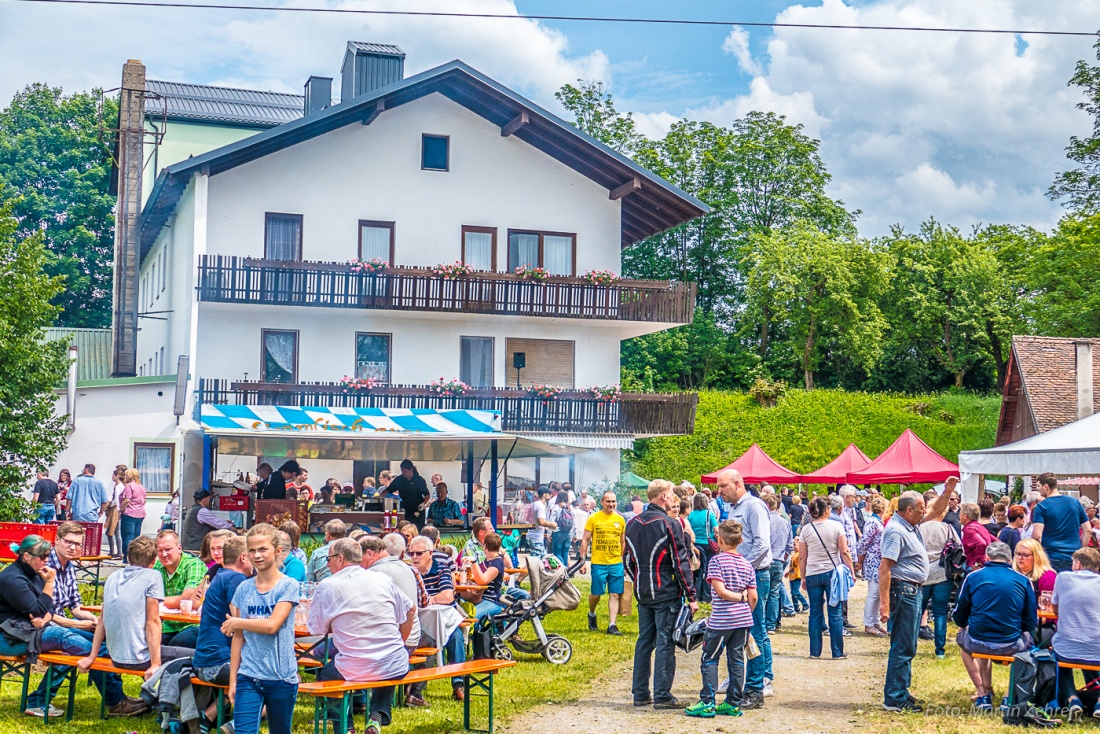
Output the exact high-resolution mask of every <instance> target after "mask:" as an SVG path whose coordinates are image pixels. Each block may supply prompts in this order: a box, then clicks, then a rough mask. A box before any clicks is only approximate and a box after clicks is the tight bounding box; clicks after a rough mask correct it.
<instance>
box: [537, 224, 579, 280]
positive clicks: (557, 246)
mask: <svg viewBox="0 0 1100 734" xmlns="http://www.w3.org/2000/svg"><path fill="white" fill-rule="evenodd" d="M542 256H543V265H542V266H543V267H544V268H546V270H547V271H549V273H550V274H551V275H572V274H573V238H572V237H562V236H560V235H551V234H548V235H546V236H545V237H543V240H542Z"/></svg>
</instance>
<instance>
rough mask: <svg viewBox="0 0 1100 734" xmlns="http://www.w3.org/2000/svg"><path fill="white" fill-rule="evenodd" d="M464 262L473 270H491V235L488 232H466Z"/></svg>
mask: <svg viewBox="0 0 1100 734" xmlns="http://www.w3.org/2000/svg"><path fill="white" fill-rule="evenodd" d="M465 262H466V264H467V265H469V266H470V267H471V268H473V269H474V270H492V269H493V235H491V234H490V233H488V232H467V233H466V260H465Z"/></svg>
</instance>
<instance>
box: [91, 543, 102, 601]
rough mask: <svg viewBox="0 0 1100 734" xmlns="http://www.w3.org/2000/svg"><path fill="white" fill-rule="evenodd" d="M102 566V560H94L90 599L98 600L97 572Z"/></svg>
mask: <svg viewBox="0 0 1100 734" xmlns="http://www.w3.org/2000/svg"><path fill="white" fill-rule="evenodd" d="M100 552H102V551H100ZM102 567H103V561H96V562H95V586H94V587H93V588H92V599H93V600H94V601H99V572H100V569H101V568H102Z"/></svg>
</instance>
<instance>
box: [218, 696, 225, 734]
mask: <svg viewBox="0 0 1100 734" xmlns="http://www.w3.org/2000/svg"><path fill="white" fill-rule="evenodd" d="M224 725H225V689H224V688H219V689H218V731H219V732H220V731H221V729H222V726H224Z"/></svg>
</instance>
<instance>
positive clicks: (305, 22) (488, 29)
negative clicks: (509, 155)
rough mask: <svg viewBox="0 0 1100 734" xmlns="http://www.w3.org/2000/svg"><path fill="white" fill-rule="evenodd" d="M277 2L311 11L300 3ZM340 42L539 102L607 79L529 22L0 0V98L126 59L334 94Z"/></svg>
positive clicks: (434, 3) (162, 74) (455, 1)
mask: <svg viewBox="0 0 1100 734" xmlns="http://www.w3.org/2000/svg"><path fill="white" fill-rule="evenodd" d="M286 4H288V5H303V6H305V5H310V6H316V2H308V3H307V2H304V1H302V0H288V2H287V3H286ZM329 6H330V7H334V8H349V9H350V8H355V9H379V10H396V9H404V8H406V7H407V3H405V2H404V1H403V0H334V1H330V3H329ZM417 9H418V10H423V11H430V10H446V11H449V12H462V11H470V12H485V13H503V14H509V15H516V14H518V13H517V10H516V7H515V3H514V2H513V1H512V0H424V1H423V2H421V3H419V4H418V6H417ZM44 38H48V39H49V42H48V43H43V41H42V39H44ZM349 40H360V41H377V42H380V43H393V44H396V45H398V46H401V48H402V49H403V50H404V51H405V53H406V55H407V57H406V62H405V69H406V74H410V75H411V74H415V73H417V72H420V71H424V70H425V69H428V68H431V67H433V66H437V65H439V64H441V63H445V62H447V61H450V60H452V59H456V58H460V59H462V60H463V61H465V62H467V63H468V64H470V65H471V66H473V67H474V68H477V69H479V70H480V71H483V72H484V73H486V74H488V75H489V76H492V77H493V78H495V79H498V80H500V81H501V82H502V83H504V84H507V85H509V86H512V87H513V88H515V89H517V90H519V91H520V92H522V93H524V94H527V95H530V96H532V97H534V98H535V99H536V100H537V101H539V102H540V103H542V104H546V105H552V104H553V102H554V100H553V93H554V92H555V91H556V90H557V89H558V88H559V87H560V86H561V85H562V84H565V83H567V82H574V81H575V80H576V79H603V80H605V81H610V79H609V77H610V72H609V63H608V59H607V57H606V55H605V54H604V53H603V52H601V51H598V50H597V51H593V52H591V53H588V54H584V55H578V54H575V53H572V52H571V51H570V49H569V43H568V39H567V38H566V37H565V35H564V34H562V33H561V32H560V31H558V30H556V29H553V28H550V27H547V26H545V25H543V24H541V23H539V22H538V21H533V20H510V19H498V20H491V19H479V20H472V19H470V20H461V19H454V18H432V17H409V16H381V15H380V16H369V15H345V14H321V13H258V12H251V13H245V12H240V11H233V12H230V11H213V10H184V9H167V8H166V9H135V8H111V7H105V6H93V7H81V6H74V5H66V6H56V5H32V4H15V3H5V4H4V6H3V7H2V8H0V48H3V49H4V54H3V56H4V59H5V63H4V64H0V105H4V104H6V103H7V101H8V100H9V99H10V98H11V96H12V94H14V93H15V92H16V91H18V90H19V89H21V88H22V87H24V86H25V85H27V84H29V83H31V82H35V81H45V82H48V83H50V84H51V85H54V86H58V85H61V86H64V88H65V89H66V90H81V89H90V88H92V87H94V86H101V87H105V88H111V87H116V86H118V84H119V80H120V77H121V73H122V64H123V63H124V62H125V61H126V60H127V59H130V58H138V59H141V60H142V61H143V62H144V63H145V65H146V67H147V70H148V71H147V73H148V75H149V77H150V78H154V79H168V80H175V81H192V82H199V83H223V84H237V85H242V86H248V87H251V88H267V89H272V90H276V91H293V92H299V93H300V92H301V89H302V86H301V85H302V84H303V83H305V80H306V77H308V76H309V75H310V74H320V75H324V76H333V77H336V79H335V85H336V89H338V88H339V70H340V63H341V60H342V58H343V53H344V45H345V43H346V42H347V41H349ZM59 49H60V50H62V51H63V52H61V53H59ZM334 91H335V89H334Z"/></svg>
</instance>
